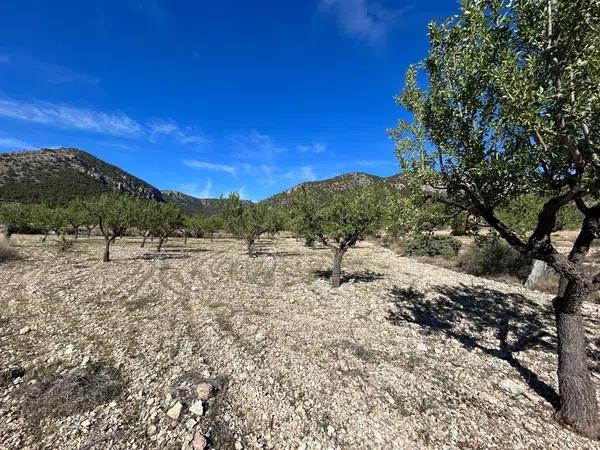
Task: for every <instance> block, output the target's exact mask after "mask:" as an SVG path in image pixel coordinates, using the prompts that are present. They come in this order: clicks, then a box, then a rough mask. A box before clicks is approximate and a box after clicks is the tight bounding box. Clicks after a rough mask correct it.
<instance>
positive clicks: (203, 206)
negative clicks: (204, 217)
mask: <svg viewBox="0 0 600 450" xmlns="http://www.w3.org/2000/svg"><path fill="white" fill-rule="evenodd" d="M161 194H162V197H163V199H164V200H165V201H166V202H167V203H172V204H174V205H177V206H179V208H181V210H182V211H183V212H184V213H185V214H189V215H194V214H216V213H218V212H220V211H221V208H222V206H223V202H224V200H223V199H221V198H197V197H192V196H191V195H187V194H184V193H182V192H178V191H161Z"/></svg>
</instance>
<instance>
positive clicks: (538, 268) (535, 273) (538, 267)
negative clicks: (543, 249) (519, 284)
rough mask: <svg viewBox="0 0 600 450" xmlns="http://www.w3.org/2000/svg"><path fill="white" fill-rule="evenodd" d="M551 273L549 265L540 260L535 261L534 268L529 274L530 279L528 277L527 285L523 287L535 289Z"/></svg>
mask: <svg viewBox="0 0 600 450" xmlns="http://www.w3.org/2000/svg"><path fill="white" fill-rule="evenodd" d="M549 271H550V268H549V267H548V264H546V263H545V262H544V261H540V260H539V259H535V260H534V261H533V266H532V267H531V273H530V274H529V277H527V280H526V281H525V283H523V286H525V287H526V288H527V289H533V287H534V286H535V285H536V283H537V282H538V281H540V280H541V279H542V278H544V277H545V276H546V275H547V274H548V272H549Z"/></svg>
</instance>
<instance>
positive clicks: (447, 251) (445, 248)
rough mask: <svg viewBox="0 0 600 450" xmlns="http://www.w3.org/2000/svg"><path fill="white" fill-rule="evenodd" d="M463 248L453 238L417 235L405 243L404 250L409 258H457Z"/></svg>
mask: <svg viewBox="0 0 600 450" xmlns="http://www.w3.org/2000/svg"><path fill="white" fill-rule="evenodd" d="M461 246H462V243H461V242H460V241H459V240H458V239H456V238H453V237H451V236H432V235H426V234H417V235H414V236H411V237H410V238H408V239H407V240H406V241H404V243H403V245H402V250H403V252H404V254H406V255H409V256H456V255H457V254H458V251H459V250H460V247H461Z"/></svg>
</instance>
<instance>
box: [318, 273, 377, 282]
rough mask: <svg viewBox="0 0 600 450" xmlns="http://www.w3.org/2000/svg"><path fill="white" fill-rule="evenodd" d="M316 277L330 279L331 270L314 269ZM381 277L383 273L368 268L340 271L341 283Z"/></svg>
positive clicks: (370, 280) (367, 280) (366, 280)
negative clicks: (348, 271)
mask: <svg viewBox="0 0 600 450" xmlns="http://www.w3.org/2000/svg"><path fill="white" fill-rule="evenodd" d="M313 273H314V274H315V275H316V276H317V277H319V278H321V279H323V280H330V279H331V270H315V271H314V272H313ZM381 279H383V274H382V273H378V272H371V271H369V270H365V271H362V272H350V273H342V278H341V281H342V284H343V283H350V282H352V283H372V282H373V281H376V280H381Z"/></svg>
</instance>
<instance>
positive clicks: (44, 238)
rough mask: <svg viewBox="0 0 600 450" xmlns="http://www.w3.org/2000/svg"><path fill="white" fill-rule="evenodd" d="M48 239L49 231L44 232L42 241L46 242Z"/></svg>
mask: <svg viewBox="0 0 600 450" xmlns="http://www.w3.org/2000/svg"><path fill="white" fill-rule="evenodd" d="M46 239H48V232H47V231H46V232H45V233H44V237H43V238H42V242H46Z"/></svg>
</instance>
